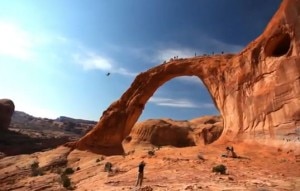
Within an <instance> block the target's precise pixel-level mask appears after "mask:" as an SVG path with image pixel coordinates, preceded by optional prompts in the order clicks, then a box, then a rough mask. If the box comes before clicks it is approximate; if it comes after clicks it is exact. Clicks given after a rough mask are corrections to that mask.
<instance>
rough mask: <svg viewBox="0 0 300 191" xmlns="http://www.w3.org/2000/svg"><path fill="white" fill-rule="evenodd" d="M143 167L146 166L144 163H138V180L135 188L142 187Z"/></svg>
mask: <svg viewBox="0 0 300 191" xmlns="http://www.w3.org/2000/svg"><path fill="white" fill-rule="evenodd" d="M145 165H146V163H145V162H144V161H142V162H140V164H139V173H138V178H137V181H136V185H135V186H138V185H139V186H142V184H143V179H144V168H145Z"/></svg>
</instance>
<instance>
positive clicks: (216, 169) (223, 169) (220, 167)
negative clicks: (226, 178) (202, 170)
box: [212, 164, 227, 174]
mask: <svg viewBox="0 0 300 191" xmlns="http://www.w3.org/2000/svg"><path fill="white" fill-rule="evenodd" d="M226 169H227V168H226V166H225V165H223V164H220V165H217V166H215V167H213V169H212V171H213V172H217V173H221V174H226Z"/></svg>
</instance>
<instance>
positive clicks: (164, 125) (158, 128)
mask: <svg viewBox="0 0 300 191" xmlns="http://www.w3.org/2000/svg"><path fill="white" fill-rule="evenodd" d="M124 143H125V144H132V145H137V144H138V145H147V144H150V145H154V146H166V145H168V146H174V147H187V146H194V145H195V141H194V136H193V129H192V128H191V124H190V123H189V122H188V121H174V120H171V119H149V120H146V121H143V122H138V123H136V124H135V125H134V127H133V128H132V131H131V132H130V134H129V136H128V137H126V138H125V140H124Z"/></svg>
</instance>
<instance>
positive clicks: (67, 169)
mask: <svg viewBox="0 0 300 191" xmlns="http://www.w3.org/2000/svg"><path fill="white" fill-rule="evenodd" d="M73 173H74V170H73V169H72V168H66V169H65V171H64V174H73Z"/></svg>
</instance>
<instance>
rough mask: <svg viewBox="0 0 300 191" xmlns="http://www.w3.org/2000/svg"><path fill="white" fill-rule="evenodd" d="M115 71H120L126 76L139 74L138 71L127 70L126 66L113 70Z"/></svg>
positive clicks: (119, 72)
mask: <svg viewBox="0 0 300 191" xmlns="http://www.w3.org/2000/svg"><path fill="white" fill-rule="evenodd" d="M113 73H118V74H121V75H124V76H132V77H135V76H136V75H138V73H135V72H130V71H128V70H126V69H125V68H118V69H116V70H113Z"/></svg>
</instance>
